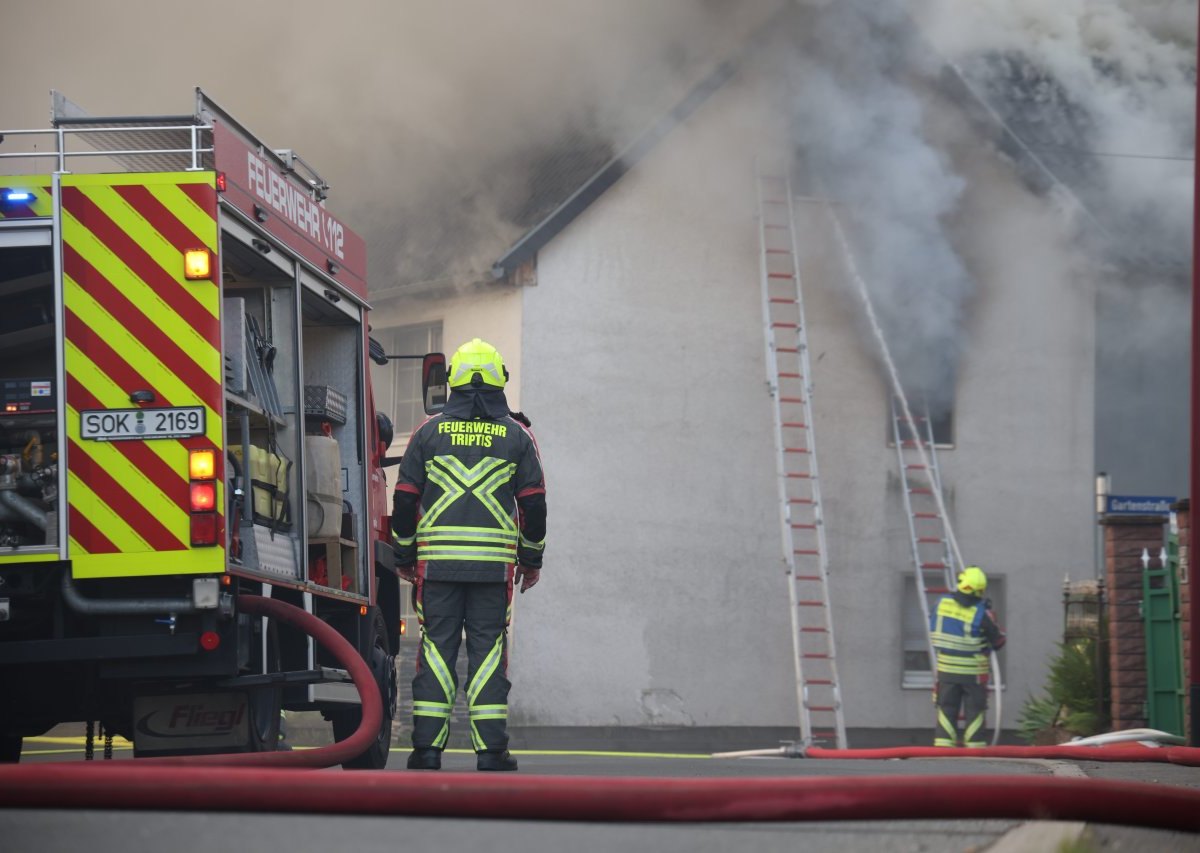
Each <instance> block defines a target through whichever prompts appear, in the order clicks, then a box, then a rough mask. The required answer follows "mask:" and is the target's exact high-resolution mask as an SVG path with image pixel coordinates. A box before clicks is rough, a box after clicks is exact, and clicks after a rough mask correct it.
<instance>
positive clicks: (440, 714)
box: [412, 580, 512, 752]
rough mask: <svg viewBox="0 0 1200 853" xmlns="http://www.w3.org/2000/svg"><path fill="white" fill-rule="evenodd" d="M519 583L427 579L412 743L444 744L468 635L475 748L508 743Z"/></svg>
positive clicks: (422, 591)
mask: <svg viewBox="0 0 1200 853" xmlns="http://www.w3.org/2000/svg"><path fill="white" fill-rule="evenodd" d="M511 601H512V583H511V582H508V583H505V582H500V583H466V582H446V581H428V580H426V581H423V582H421V583H420V585H419V586H418V592H417V615H418V617H419V619H420V622H421V652H420V655H419V656H418V658H417V674H416V677H415V678H413V683H412V695H413V747H414V748H416V749H425V748H430V747H433V748H437V749H444V748H445V746H446V739H447V738H448V737H449V734H450V714H451V712H452V711H453V710H454V699H455V696H456V695H457V693H458V674H457V673H456V672H455V664H456V662H457V661H458V650H459V646H460V645H461V643H462V637H463V633H464V631H465V632H466V636H467V684H466V687H465V689H464V693H465V694H466V699H467V711H468V713H469V715H470V723H471V744H472V746H474V748H475V751H476V752H483V751H485V750H496V751H499V750H503V749H505V748H507V746H508V732H507V725H508V690H509V688H510V687H511V686H512V685H511V682H509V680H508V620H509V606H510V603H511Z"/></svg>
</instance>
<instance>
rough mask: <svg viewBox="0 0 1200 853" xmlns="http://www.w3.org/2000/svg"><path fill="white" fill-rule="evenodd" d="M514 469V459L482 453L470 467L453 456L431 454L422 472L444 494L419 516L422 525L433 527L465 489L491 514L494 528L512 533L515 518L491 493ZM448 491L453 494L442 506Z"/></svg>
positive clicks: (515, 528)
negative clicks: (481, 457) (433, 455)
mask: <svg viewBox="0 0 1200 853" xmlns="http://www.w3.org/2000/svg"><path fill="white" fill-rule="evenodd" d="M516 469H517V465H516V463H515V462H509V461H507V460H504V459H497V458H496V457H494V456H485V457H484V458H483V459H481V460H479V462H477V463H476V464H475V465H473V466H471V467H470V468H468V467H467V466H466V464H465V463H463V462H461V461H459V460H458V459H456V458H455V457H453V456H435V457H433V458H432V459H430V460H429V461H428V462H427V463H425V475H426V477H428V478H429V479H430V480H432V481H433V482H435V483H437V485H438V486H440V487H441V488H442V489H443V490H444V492H445V493H444V494H443V495H442V496H441V497H440V498H438V500H437V501H435V502H434V505H433V506H432V507H430V508H429V511H428V512H427V513H425V515H424V516H423V517H422V519H421V523H422V525H423V526H425V527H432V526H434V525H435V524H436V522H437V520H438V517H439V516H440V515H441V513H442V512H444V511H445V508H446V507H447V506H449V505H450V504H452V503H454V502H455V501H457V500H458V499H459V498H461V497H462V496H463V495H465V494H467V493H468V491H469V492H470V494H472V495H473V496H474V497H476V498H478V499H479V502H480V503H482V504H483V505H484V506H485V507H486V508H487V510H488V512H490V513H491V514H492V517H493V518H495V519H496V524H497V526H498V527H500V528H501V529H504V530H511V531H513V533H516V530H517V522H516V520H515V519H514V518H513V517H512V516H511V515H510V514H509V513H508V512H507V511H505V509H504V507H503V506H501V505H500V501H499V500H497V499H496V496H495V494H494V492H495V490H496V489H497V488H498V487H500V486H501V485H503V484H504V483H507V482H508V481H509V480H510V479H512V475H513V472H514V471H515V470H516ZM460 484H461V485H460ZM451 493H453V497H452V498H450V500H448V501H446V502H445V504H444V505H443V499H445V498H446V497H447V496H448V495H450V494H451Z"/></svg>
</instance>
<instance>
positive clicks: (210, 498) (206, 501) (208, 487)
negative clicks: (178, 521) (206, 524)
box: [192, 480, 217, 512]
mask: <svg viewBox="0 0 1200 853" xmlns="http://www.w3.org/2000/svg"><path fill="white" fill-rule="evenodd" d="M216 508H217V484H216V483H214V482H213V481H212V480H205V481H202V482H195V481H193V482H192V512H210V511H211V510H214V509H216Z"/></svg>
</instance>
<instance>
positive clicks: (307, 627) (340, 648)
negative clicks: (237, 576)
mask: <svg viewBox="0 0 1200 853" xmlns="http://www.w3.org/2000/svg"><path fill="white" fill-rule="evenodd" d="M238 607H239V608H240V609H241V611H242V612H243V613H249V614H252V615H255V616H266V617H268V618H271V619H279V620H280V621H282V622H287V623H289V624H290V625H293V626H295V627H296V628H299V629H300V630H302V631H304V632H305V633H307V634H309V635H310V636H312V637H313V639H315V640H316V641H317V642H318V643H320V644H321V645H322V646H324V647H325V648H326V649H328V650H329V651H330V652H332V653H333V656H334V657H336V658H337V659H338V662H339V663H341V664H342V666H344V667H345V668H346V671H347V672H349V673H350V677H351V678H352V679H353V680H354V686H355V687H356V688H358V696H359V699H360V700H361V701H362V721H361V722H360V723H359V725H358V728H357V729H356V730H355V731H354V734H352V735H350V737H348V738H346V739H345V740H343V741H338V742H337V743H335V744H331V745H329V746H323V747H320V748H318V749H306V750H293V751H291V752H244V753H236V754H232V755H189V756H179V757H169V758H143V759H139V760H138V763H139V764H143V763H148V762H153V763H154V764H190V765H213V764H219V765H222V766H229V765H244V766H253V767H332V766H334V765H337V764H341V763H342V762H344V761H349V760H351V759H353V758H357V757H358V756H360V755H362V754H363V753H364V752H366V750H367V749H368V748H369V747H370V746H371V744H372V742H373V741H374V740H375V738H376V737H378V735H379V726H380V725H381V724H382V722H383V699H382V697H381V696H380V694H379V685H378V684H376V683H375V676H374V675H373V674H372V672H371V668H370V667H369V666H367V663H366V661H364V660H363V658H362V655H360V654H359V653H358V650H357V649H355V648H354V646H352V645H350V643H349V642H347V640H346V639H345V638H344V637H343V636H342V635H341V634H339V633H338V632H337V631H335V630H334V629H333V628H331V627H330V626H329V625H328V624H327V623H325V622H323V621H322V620H320V619H318V618H317V617H316V616H313V615H312V614H311V613H308V612H307V611H305V610H301V609H300V608H299V607H294V606H293V605H291V604H287V603H286V602H283V601H277V600H276V599H273V598H263V597H262V596H258V595H243V596H240V597H239V598H238Z"/></svg>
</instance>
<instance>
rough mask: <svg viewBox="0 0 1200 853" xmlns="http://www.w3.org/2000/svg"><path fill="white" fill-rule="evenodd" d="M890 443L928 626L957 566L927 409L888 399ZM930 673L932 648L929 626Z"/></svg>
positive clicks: (923, 622) (950, 586)
mask: <svg viewBox="0 0 1200 853" xmlns="http://www.w3.org/2000/svg"><path fill="white" fill-rule="evenodd" d="M892 441H893V442H894V443H895V445H896V459H897V462H898V465H899V471H900V479H901V483H900V485H901V492H902V493H903V495H904V512H905V515H906V517H907V518H908V537H909V544H910V547H911V549H912V559H913V568H914V570H915V572H916V584H917V600H918V602H920V607H921V618H922V624H923V625H925V626H928V625H929V609H930V606H932V605H935V604H936V602H937V599H938V598H939V597H940V596H942V595H945V594H946V593H947V592H949V591H950V590H952V589H954V578H955V575H956V570H957V568H961V567H956V566H955V563H954V553H953V549H952V548H951V541H950V533H949V528H948V525H947V523H946V519H945V517H944V516H943V514H942V506H941V503H940V502H939V501H938V499H937V496H938V495H941V494H942V477H941V471H940V470H939V469H938V462H937V444H936V442H935V441H934V439H933V424H932V422H931V421H930V420H929V417H928V415H927V413H919V414H913V413H912V412H911V411H907V412H906V406H905V404H904V403H903V402H900V401H898V400H897V399H896V397H894V396H893V397H892ZM925 637H926V641H927V643H928V646H929V665H930V672H931V673H932V671H933V662H934V660H935V658H934V651H933V644H932V640H931V639H930V634H929V631H928V629H926V631H925Z"/></svg>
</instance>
